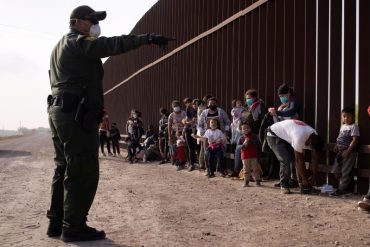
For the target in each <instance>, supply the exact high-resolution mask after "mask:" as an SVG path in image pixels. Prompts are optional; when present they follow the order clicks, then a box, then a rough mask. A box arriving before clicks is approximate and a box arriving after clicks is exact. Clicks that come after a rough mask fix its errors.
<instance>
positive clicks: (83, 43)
mask: <svg viewBox="0 0 370 247" xmlns="http://www.w3.org/2000/svg"><path fill="white" fill-rule="evenodd" d="M147 43H148V35H146V34H144V35H139V36H136V35H122V36H116V37H109V38H107V37H99V38H92V37H89V36H86V35H83V34H81V33H79V32H78V31H77V30H74V29H71V30H70V32H69V33H68V34H66V35H64V36H63V37H62V39H61V40H60V41H59V42H58V44H57V45H56V46H55V47H54V49H53V51H52V54H51V59H50V84H51V90H52V95H53V96H57V95H61V94H62V93H63V92H69V93H73V94H76V95H78V96H81V94H82V91H83V88H85V89H84V91H85V92H84V94H85V98H86V99H85V104H86V106H87V107H89V108H90V107H92V108H95V107H97V108H102V107H103V106H104V98H103V87H102V80H103V76H104V70H103V65H102V62H101V58H104V57H108V56H112V55H117V54H120V53H124V52H126V51H129V50H131V49H134V48H137V47H139V46H141V45H143V44H147Z"/></svg>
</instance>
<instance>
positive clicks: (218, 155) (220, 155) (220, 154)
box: [205, 147, 225, 175]
mask: <svg viewBox="0 0 370 247" xmlns="http://www.w3.org/2000/svg"><path fill="white" fill-rule="evenodd" d="M205 156H206V160H207V164H208V166H207V173H208V175H211V174H213V173H214V172H215V170H216V164H217V160H218V162H219V165H218V171H219V172H224V171H225V164H224V163H225V162H224V151H223V149H222V147H218V148H215V149H211V148H207V149H206V151H205Z"/></svg>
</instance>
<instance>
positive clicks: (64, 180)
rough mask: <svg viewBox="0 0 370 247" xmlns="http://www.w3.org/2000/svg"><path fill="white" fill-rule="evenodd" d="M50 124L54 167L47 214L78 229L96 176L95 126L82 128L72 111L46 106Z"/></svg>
mask: <svg viewBox="0 0 370 247" xmlns="http://www.w3.org/2000/svg"><path fill="white" fill-rule="evenodd" d="M49 124H50V129H51V133H52V139H53V144H54V150H55V153H54V162H55V171H54V176H53V179H52V185H51V205H50V209H49V210H48V212H47V217H48V218H49V219H50V220H51V221H54V222H57V223H60V224H63V229H69V230H72V231H73V230H78V229H81V228H82V227H83V226H84V225H85V224H86V223H85V222H86V219H87V215H88V212H89V209H90V207H91V204H92V203H93V200H94V197H95V193H96V189H97V186H98V180H99V160H98V149H99V137H98V126H97V124H96V123H92V124H95V125H96V127H95V126H94V128H93V129H95V130H93V131H86V130H84V129H82V127H81V124H80V123H78V122H76V121H75V120H74V113H65V112H63V111H62V110H61V107H60V106H51V107H50V108H49Z"/></svg>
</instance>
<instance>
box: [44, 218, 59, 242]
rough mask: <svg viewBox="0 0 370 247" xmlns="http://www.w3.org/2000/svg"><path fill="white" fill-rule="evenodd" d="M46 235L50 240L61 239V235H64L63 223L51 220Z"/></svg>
mask: <svg viewBox="0 0 370 247" xmlns="http://www.w3.org/2000/svg"><path fill="white" fill-rule="evenodd" d="M46 234H47V235H48V236H49V237H50V238H54V237H59V236H60V234H62V222H61V221H55V220H50V221H49V226H48V230H47V232H46Z"/></svg>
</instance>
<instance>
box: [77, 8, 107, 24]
mask: <svg viewBox="0 0 370 247" xmlns="http://www.w3.org/2000/svg"><path fill="white" fill-rule="evenodd" d="M105 17H107V13H106V12H105V11H95V10H93V9H92V8H90V7H89V6H87V5H81V6H78V7H77V8H75V9H74V10H73V11H72V13H71V16H70V19H88V18H96V19H97V20H98V21H101V20H104V19H105Z"/></svg>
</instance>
